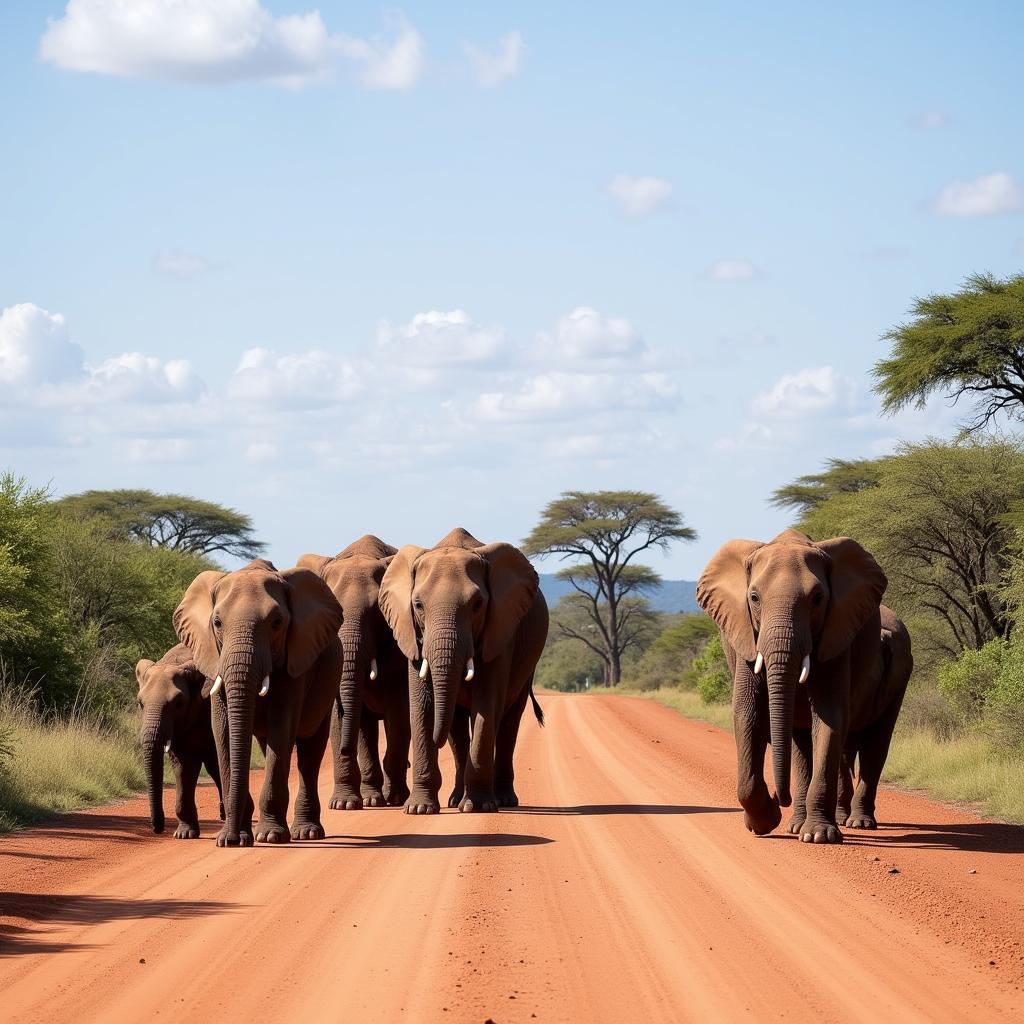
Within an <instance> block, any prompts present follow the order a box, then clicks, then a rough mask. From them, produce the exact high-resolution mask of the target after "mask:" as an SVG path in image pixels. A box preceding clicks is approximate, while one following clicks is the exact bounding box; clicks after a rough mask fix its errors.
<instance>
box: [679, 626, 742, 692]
mask: <svg viewBox="0 0 1024 1024" xmlns="http://www.w3.org/2000/svg"><path fill="white" fill-rule="evenodd" d="M687 679H688V680H689V681H692V687H691V688H693V689H696V691H697V693H698V694H700V699H701V700H702V701H704V703H705V704H728V703H729V701H731V700H732V676H731V675H730V674H729V666H728V665H727V664H726V661H725V651H724V650H723V649H722V638H721V637H720V636H714V637H712V638H711V639H710V640H709V641H708V643H707V646H705V648H704V650H703V651H701V653H700V654H699V655H698V656H697V657H696V658H694V660H693V664H692V666H691V669H690V672H689V673H688V675H687Z"/></svg>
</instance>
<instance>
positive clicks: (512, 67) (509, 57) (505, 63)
mask: <svg viewBox="0 0 1024 1024" xmlns="http://www.w3.org/2000/svg"><path fill="white" fill-rule="evenodd" d="M464 49H465V51H466V56H467V57H468V58H469V62H470V64H472V66H473V70H474V72H476V79H477V81H478V82H479V83H480V84H481V85H483V86H491V85H497V84H498V83H499V82H503V81H504V80H505V79H506V78H512V77H513V76H514V75H516V74H517V73H518V71H519V64H520V62H521V61H522V59H523V49H524V47H523V35H522V33H521V32H509V34H508V35H506V36H502V38H501V39H499V40H498V52H497V53H488V52H487V51H486V50H481V49H480V47H478V46H476V45H474V44H473V43H465V44H464Z"/></svg>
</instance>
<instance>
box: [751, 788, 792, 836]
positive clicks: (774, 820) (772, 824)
mask: <svg viewBox="0 0 1024 1024" xmlns="http://www.w3.org/2000/svg"><path fill="white" fill-rule="evenodd" d="M781 821H782V810H781V808H780V807H779V799H778V797H774V796H773V797H771V798H770V799H769V801H768V803H767V804H766V805H765V806H764V807H761V808H758V809H757V810H755V811H751V810H747V809H744V811H743V824H744V825H745V826H746V828H747V831H748V832H753V833H754V835H755V836H766V835H768V833H769V832H774V831H775V829H777V828H778V827H779V823H780V822H781Z"/></svg>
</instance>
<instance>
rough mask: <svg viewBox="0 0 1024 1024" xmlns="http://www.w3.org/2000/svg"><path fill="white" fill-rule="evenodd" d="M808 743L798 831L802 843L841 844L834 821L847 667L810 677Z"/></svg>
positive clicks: (842, 742) (845, 711) (840, 833)
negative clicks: (807, 772)
mask: <svg viewBox="0 0 1024 1024" xmlns="http://www.w3.org/2000/svg"><path fill="white" fill-rule="evenodd" d="M808 685H809V687H810V698H811V745H812V755H813V767H812V770H811V782H810V785H809V786H808V788H807V820H806V821H805V822H804V827H803V830H802V831H801V833H800V840H801V842H804V843H841V842H842V841H843V834H842V832H840V831H839V826H838V825H837V824H836V818H835V814H836V804H837V802H838V798H839V765H840V761H841V760H842V756H843V744H844V742H845V740H846V719H847V715H848V713H849V712H848V708H849V690H850V674H849V670H848V669H846V670H845V671H844V670H842V669H841V670H839V671H838V672H837V673H836V674H835V675H833V677H832V678H831V679H825V680H824V681H822V680H821V679H820V677H819V678H818V679H817V681H816V679H815V677H814V676H812V677H811V681H810V683H809V684H808Z"/></svg>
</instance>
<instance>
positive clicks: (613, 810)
mask: <svg viewBox="0 0 1024 1024" xmlns="http://www.w3.org/2000/svg"><path fill="white" fill-rule="evenodd" d="M739 811H740V808H739V807H700V806H696V805H689V804H578V805H576V806H575V807H541V806H533V807H528V806H527V807H517V808H515V809H514V810H510V811H508V812H506V813H508V814H550V815H585V816H589V815H600V814H738V813H739Z"/></svg>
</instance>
